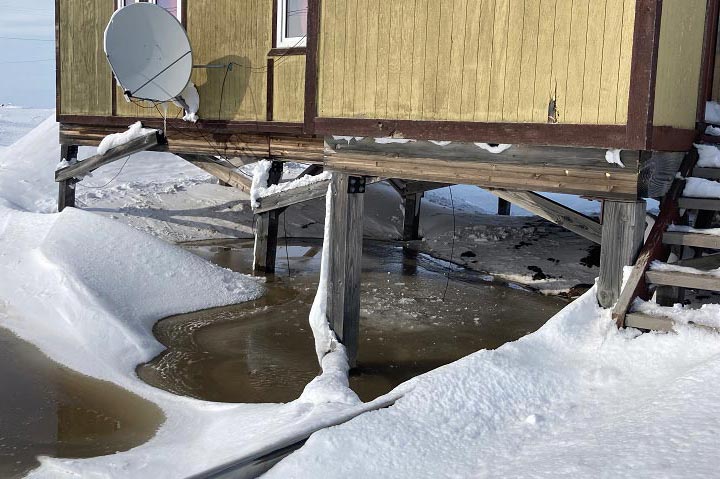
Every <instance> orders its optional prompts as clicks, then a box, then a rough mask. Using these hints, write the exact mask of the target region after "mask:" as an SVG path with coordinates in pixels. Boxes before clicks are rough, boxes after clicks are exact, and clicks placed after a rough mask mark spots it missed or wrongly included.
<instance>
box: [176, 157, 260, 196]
mask: <svg viewBox="0 0 720 479" xmlns="http://www.w3.org/2000/svg"><path fill="white" fill-rule="evenodd" d="M178 156H179V157H180V158H182V159H183V160H185V161H187V162H189V163H192V164H193V165H195V166H197V167H198V168H200V169H201V170H203V171H205V172H207V173H209V174H211V175H212V176H214V177H216V178H217V179H219V180H220V181H224V182H225V183H227V184H228V185H230V186H233V187H235V188H238V189H239V190H241V191H244V192H245V193H248V194H249V193H250V189H251V188H252V178H249V177H247V176H245V175H243V174H242V173H238V172H237V171H235V170H234V169H233V168H230V167H229V166H227V165H224V164H222V163H221V162H219V161H218V160H217V159H216V158H215V157H213V156H209V155H188V154H184V153H181V154H179V155H178Z"/></svg>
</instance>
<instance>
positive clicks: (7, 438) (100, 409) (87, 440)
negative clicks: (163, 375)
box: [0, 328, 165, 478]
mask: <svg viewBox="0 0 720 479" xmlns="http://www.w3.org/2000/svg"><path fill="white" fill-rule="evenodd" d="M0 405H1V406H0V477H2V478H15V477H22V476H23V475H24V474H25V473H27V472H28V471H30V470H31V469H34V468H35V467H37V466H38V464H39V463H38V461H37V459H36V457H37V456H52V457H60V458H86V457H95V456H102V455H106V454H113V453H115V452H117V451H126V450H128V449H131V448H133V447H135V446H138V445H140V444H142V443H144V442H146V441H148V440H149V439H150V438H152V437H153V436H154V435H155V431H156V430H157V429H158V428H159V427H160V425H161V424H162V422H163V421H164V419H165V418H164V415H163V413H162V411H161V410H160V409H159V408H158V407H157V406H155V405H154V404H152V403H150V402H148V401H145V400H144V399H142V398H140V397H138V396H136V395H134V394H132V393H130V392H128V391H126V390H124V389H122V388H120V387H118V386H115V385H113V384H111V383H108V382H105V381H100V380H97V379H92V378H89V377H87V376H83V375H82V374H78V373H76V372H73V371H71V370H70V369H68V368H65V367H63V366H61V365H59V364H57V363H55V362H53V361H51V360H50V359H48V358H47V357H46V356H45V355H44V354H43V353H42V352H40V350H38V349H37V348H36V347H34V346H33V345H31V344H29V343H27V342H25V341H23V340H21V339H19V338H18V337H17V336H15V335H13V334H12V333H11V332H9V331H8V330H6V329H3V328H0Z"/></svg>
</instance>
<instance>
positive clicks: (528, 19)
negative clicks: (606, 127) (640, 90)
mask: <svg viewBox="0 0 720 479" xmlns="http://www.w3.org/2000/svg"><path fill="white" fill-rule="evenodd" d="M669 1H670V2H672V1H673V0H669ZM678 1H682V0H678ZM693 1H694V0H693ZM321 5H322V11H321V25H322V26H321V32H322V33H321V35H320V51H319V57H320V61H319V65H320V67H319V68H320V71H319V88H320V92H319V95H318V98H319V113H320V116H322V117H344V118H389V119H414V120H420V119H423V120H463V121H478V122H534V123H544V122H547V121H548V108H549V106H550V102H551V100H552V99H555V100H556V107H557V113H558V115H557V118H558V121H559V122H561V123H583V124H625V123H626V121H627V106H628V98H627V97H628V92H629V85H630V64H631V53H632V36H633V35H632V34H633V29H634V19H635V0H395V1H393V2H382V1H379V2H378V0H323V2H322V3H321ZM358 93H361V94H362V97H361V98H360V97H358V96H357V94H358Z"/></svg>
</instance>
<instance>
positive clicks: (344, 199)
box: [327, 173, 365, 367]
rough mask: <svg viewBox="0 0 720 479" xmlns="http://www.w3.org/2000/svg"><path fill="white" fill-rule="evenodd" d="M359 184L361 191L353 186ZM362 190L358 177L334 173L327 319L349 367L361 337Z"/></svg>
mask: <svg viewBox="0 0 720 479" xmlns="http://www.w3.org/2000/svg"><path fill="white" fill-rule="evenodd" d="M359 183H362V187H361V188H357V187H354V185H356V186H357V185H358V184H359ZM364 190H365V188H364V182H363V181H362V179H361V178H357V177H350V176H348V175H344V174H340V173H333V179H332V182H331V195H332V202H331V211H330V221H331V226H330V228H331V234H330V251H329V255H330V272H329V277H328V302H327V304H328V318H329V320H330V324H331V326H332V328H333V331H334V332H335V334H336V336H337V337H338V340H339V341H340V342H341V343H343V345H344V346H345V349H346V350H347V354H348V361H349V364H350V366H351V367H354V366H355V365H356V360H357V352H358V342H359V335H360V271H361V261H362V236H363V208H364Z"/></svg>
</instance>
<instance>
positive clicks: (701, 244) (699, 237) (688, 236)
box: [663, 231, 720, 249]
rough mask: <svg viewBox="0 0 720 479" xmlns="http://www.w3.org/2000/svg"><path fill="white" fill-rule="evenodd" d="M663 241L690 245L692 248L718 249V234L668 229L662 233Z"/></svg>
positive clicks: (719, 246)
mask: <svg viewBox="0 0 720 479" xmlns="http://www.w3.org/2000/svg"><path fill="white" fill-rule="evenodd" d="M663 243H665V244H669V245H678V246H692V247H694V248H710V249H720V236H713V235H704V234H700V233H683V232H680V231H668V232H666V233H665V234H664V235H663Z"/></svg>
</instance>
